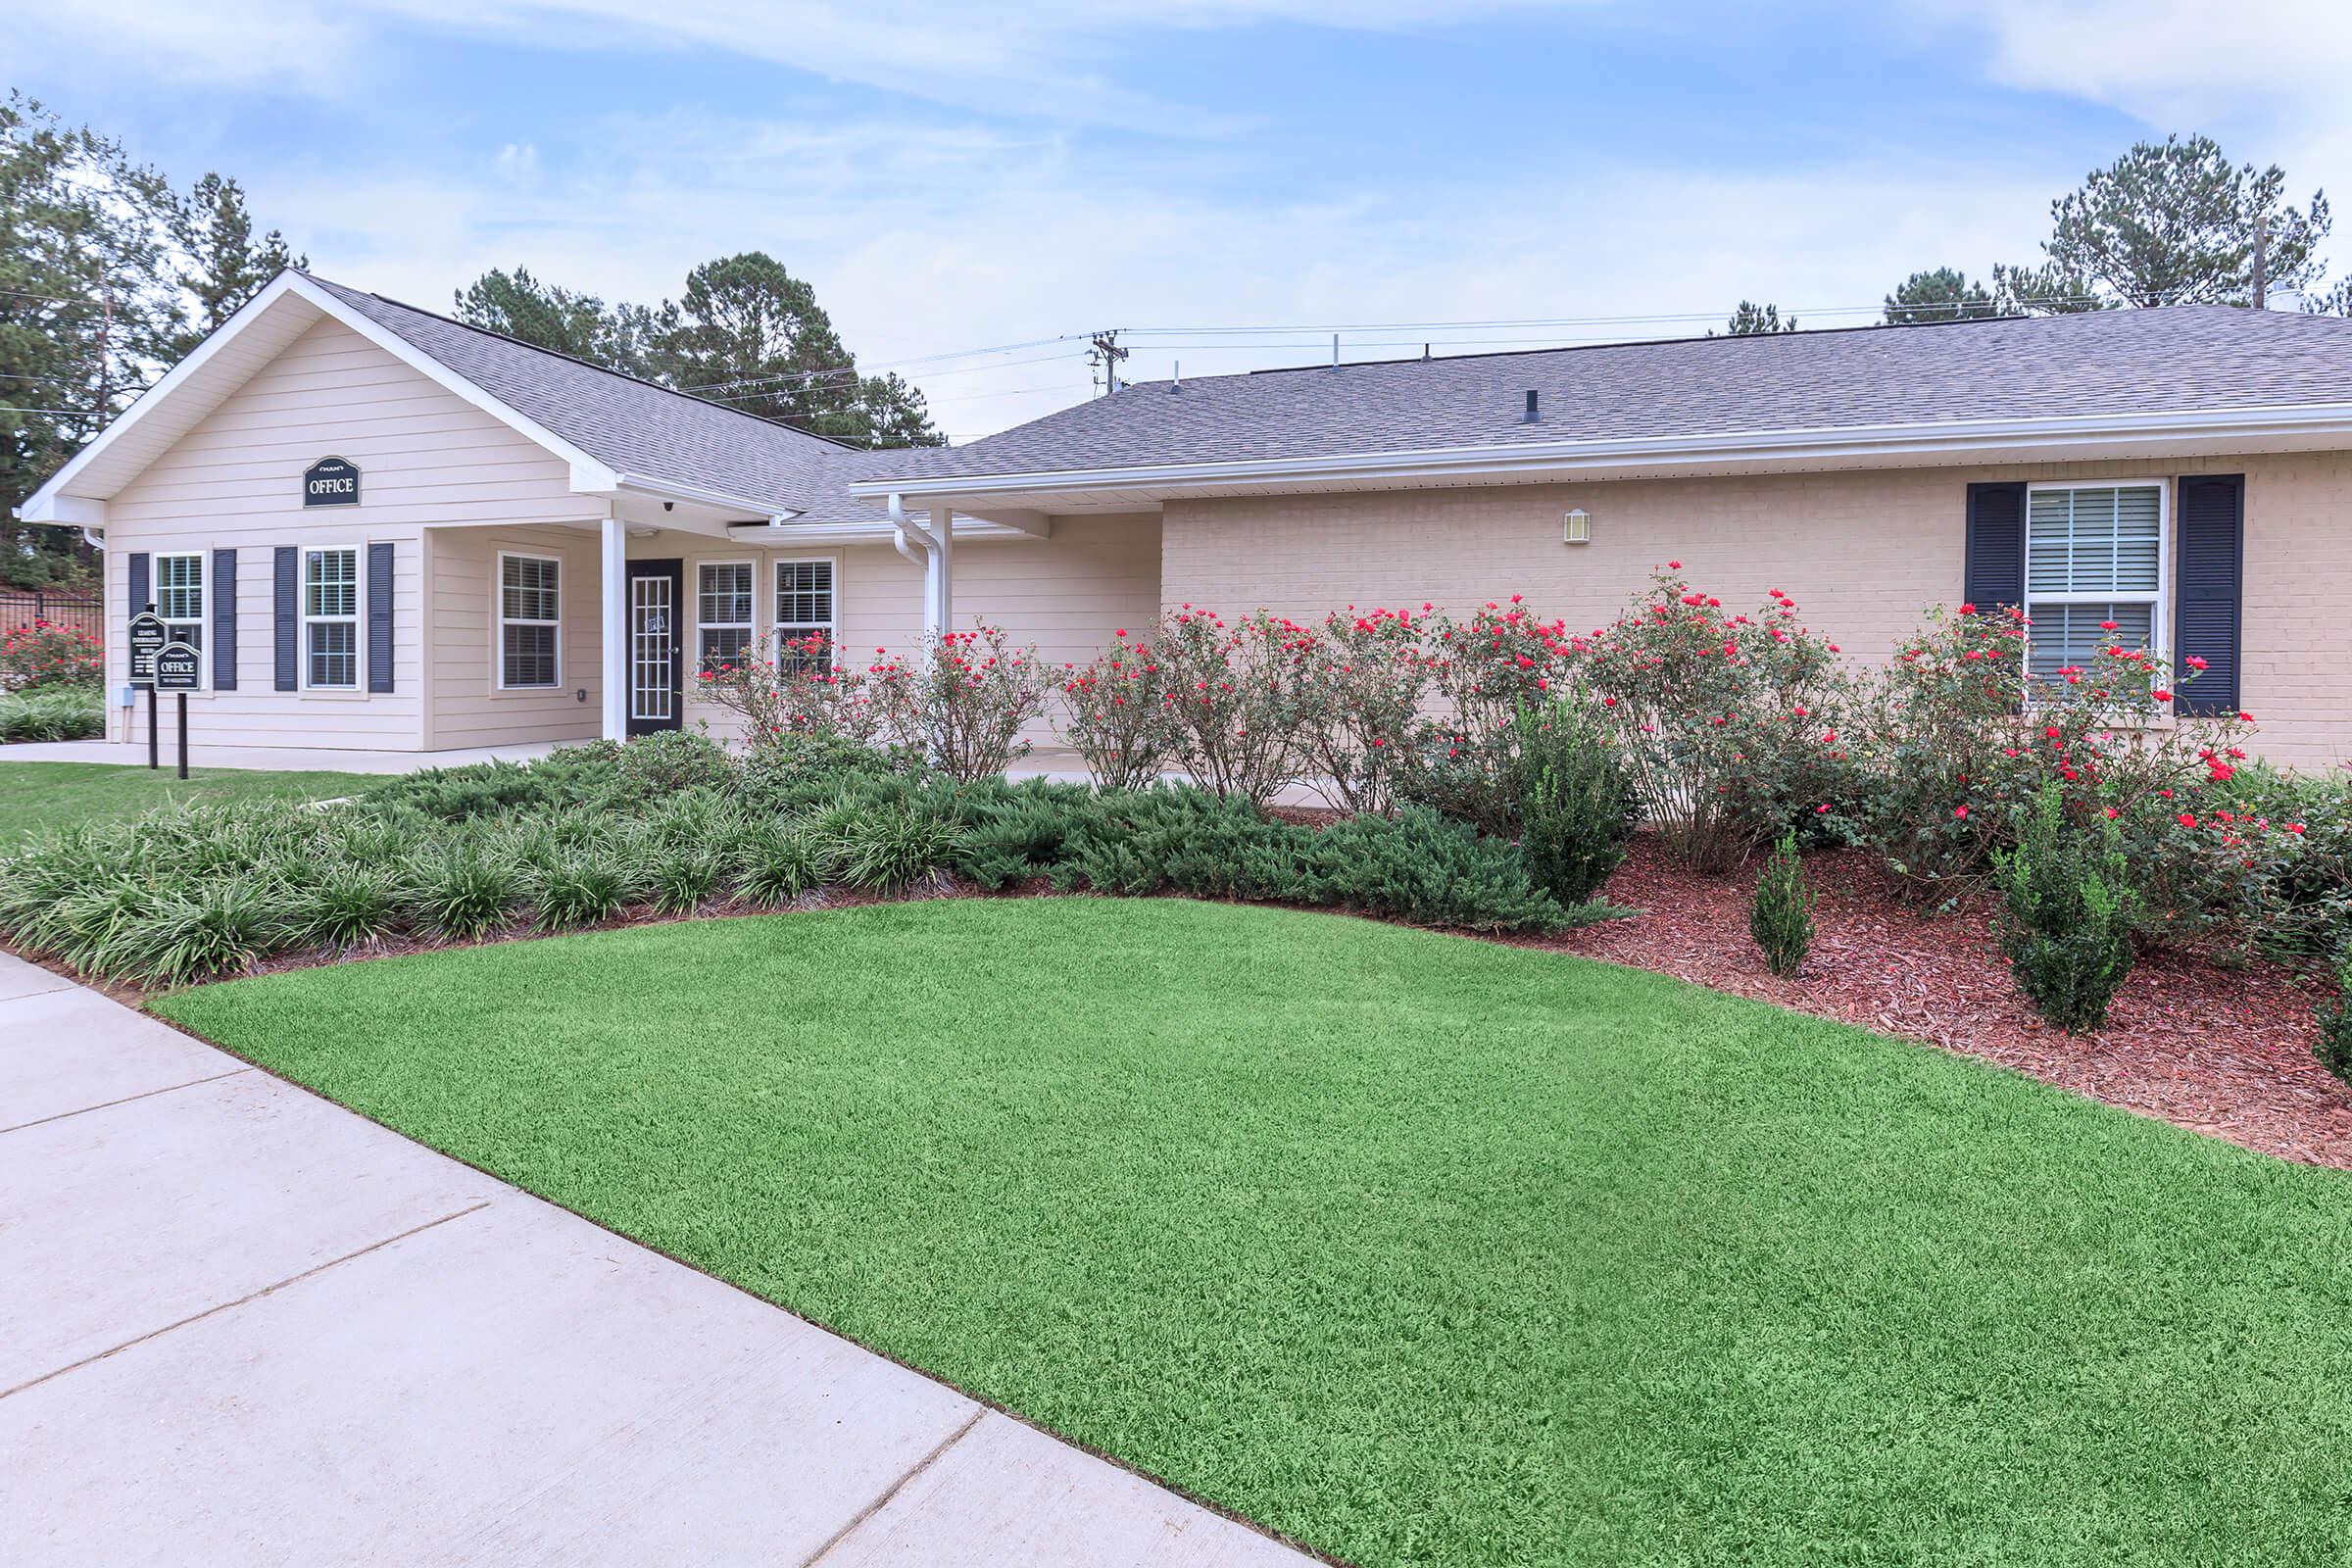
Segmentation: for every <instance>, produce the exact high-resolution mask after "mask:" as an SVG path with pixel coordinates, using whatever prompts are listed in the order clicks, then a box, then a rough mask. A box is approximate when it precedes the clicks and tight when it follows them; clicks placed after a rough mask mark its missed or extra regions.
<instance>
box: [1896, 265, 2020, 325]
mask: <svg viewBox="0 0 2352 1568" xmlns="http://www.w3.org/2000/svg"><path fill="white" fill-rule="evenodd" d="M2000 314H2002V313H2001V309H2000V306H1999V305H1998V304H1997V303H1995V301H1994V300H1993V297H1992V290H1990V289H1988V288H1986V287H1985V285H1984V284H1982V283H1972V282H1970V281H1969V280H1968V277H1967V275H1966V274H1965V273H1963V272H1962V271H1961V270H1959V269H1958V268H1955V267H1938V268H1936V269H1935V270H1933V271H1927V272H1913V273H1912V274H1911V275H1910V276H1909V277H1907V278H1905V279H1903V281H1902V283H1901V284H1900V285H1899V286H1897V287H1896V289H1895V291H1894V292H1893V293H1891V294H1889V295H1887V325H1889V326H1901V325H1905V324H1907V323H1909V322H1913V321H1958V320H1966V319H1973V318H1980V317H1986V316H1998V315H2000Z"/></svg>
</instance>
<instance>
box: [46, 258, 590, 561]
mask: <svg viewBox="0 0 2352 1568" xmlns="http://www.w3.org/2000/svg"><path fill="white" fill-rule="evenodd" d="M289 295H291V296H293V297H294V298H296V299H299V300H301V301H302V302H303V303H305V304H307V305H309V306H311V307H313V308H314V309H316V310H317V311H319V313H320V314H321V315H323V316H325V317H326V318H327V319H330V320H333V321H336V322H338V323H339V324H341V325H343V326H346V327H349V328H350V329H351V330H352V331H354V332H357V333H358V334H359V335H360V336H361V337H364V338H366V339H367V340H368V342H370V343H372V344H374V345H375V346H376V347H377V348H379V349H382V350H383V351H384V352H385V353H386V354H389V355H391V356H392V357H393V358H394V359H396V360H398V361H400V362H401V363H402V364H403V365H406V366H408V367H409V368H411V369H413V370H415V371H417V373H418V374H419V375H422V376H424V377H425V378H426V379H428V380H430V381H432V382H433V383H434V384H436V385H438V386H440V387H441V388H442V389H443V390H445V391H447V392H449V393H451V394H453V395H455V396H456V397H459V398H461V399H463V400H464V401H466V403H469V404H471V405H472V406H473V407H475V408H477V409H479V410H481V411H482V412H483V413H484V414H487V415H489V416H490V417H492V418H494V419H497V420H498V421H500V422H501V423H503V424H505V425H508V426H509V427H511V428H512V429H514V430H515V431H516V432H518V433H519V434H521V435H522V436H523V437H525V438H526V439H528V440H530V441H533V442H535V443H537V444H538V445H539V446H541V447H544V448H546V449H547V450H548V451H549V452H551V453H554V454H555V455H556V456H557V457H559V458H562V459H563V460H564V462H565V463H567V464H569V465H570V466H571V488H572V489H574V490H576V491H580V492H583V493H588V494H605V493H610V492H612V491H613V490H615V489H617V488H619V484H620V476H619V475H618V474H617V473H615V472H614V471H613V469H612V468H611V467H610V466H608V465H606V464H605V463H604V462H602V461H601V460H599V459H598V458H596V457H594V456H593V455H591V454H589V453H587V452H584V451H582V450H581V449H580V448H578V447H576V446H574V445H572V443H570V442H568V441H566V440H564V438H563V437H562V436H559V435H557V434H556V433H555V432H554V431H552V430H550V429H548V428H547V427H546V426H545V425H542V424H540V423H539V422H538V421H537V420H535V419H530V418H527V417H524V416H522V415H520V414H518V413H516V412H515V410H513V409H511V408H509V407H508V406H507V405H506V404H504V403H502V402H500V401H499V400H498V399H497V398H494V397H492V396H491V395H490V394H489V393H487V392H485V391H483V390H482V389H481V388H480V387H478V386H476V385H474V383H473V382H471V381H468V380H466V378H465V377H464V376H462V375H460V374H458V373H457V372H456V371H455V370H452V369H451V368H449V367H448V366H446V365H443V364H442V363H441V362H440V361H439V360H436V359H434V358H432V357H431V356H430V355H428V354H426V353H424V352H423V351H422V350H420V349H418V348H417V346H416V345H415V344H413V343H411V342H409V341H407V340H406V339H405V338H402V337H401V336H399V335H398V334H397V333H394V332H391V331H388V330H386V329H385V328H384V327H382V326H379V325H377V324H376V323H375V322H373V321H371V320H369V319H368V318H366V317H364V316H362V315H360V314H359V313H358V312H357V311H354V310H353V309H351V308H350V307H349V306H347V305H345V304H344V303H343V302H342V301H340V300H338V299H336V298H335V297H334V296H333V295H332V294H329V293H328V292H327V291H326V290H324V289H322V288H320V287H319V286H318V285H317V284H315V283H313V282H312V281H311V280H310V279H309V278H307V277H305V276H303V275H302V274H301V273H300V272H291V271H288V272H280V273H278V274H277V276H275V277H274V278H271V279H270V282H269V283H268V285H266V286H265V287H264V288H263V289H262V291H261V292H260V293H259V294H256V295H255V296H254V297H253V298H252V299H250V300H247V301H246V302H245V303H244V304H243V305H241V306H239V307H238V308H237V311H236V314H234V315H233V316H231V317H229V319H227V320H225V321H223V322H221V324H220V326H218V327H217V328H215V329H214V330H213V332H212V333H211V334H210V335H209V336H207V337H206V338H205V340H204V341H203V342H202V343H199V344H198V345H196V348H195V350H194V352H192V353H191V354H189V355H188V357H187V358H186V359H184V360H182V361H180V362H179V363H178V364H177V365H175V366H173V367H172V368H171V369H170V370H169V371H168V372H166V373H165V375H164V376H163V377H162V378H161V379H160V380H158V381H157V382H156V383H155V384H154V385H153V386H151V387H149V388H148V389H147V390H146V391H145V392H144V393H142V394H141V395H140V397H139V399H138V401H137V402H135V403H133V404H131V406H130V407H129V408H127V409H125V410H124V411H123V413H122V414H121V415H120V416H118V417H116V418H115V420H114V421H113V422H112V423H110V424H109V425H107V427H106V428H105V429H104V430H101V431H100V432H99V433H98V436H97V438H96V439H95V440H93V441H91V442H90V444H89V445H87V446H85V447H83V448H82V449H81V450H80V451H79V452H76V453H75V454H73V458H72V459H71V460H69V461H68V462H67V464H66V466H64V467H62V468H60V469H58V470H57V472H56V473H54V474H52V475H50V477H49V482H48V483H46V484H44V485H42V486H41V487H40V488H39V489H38V490H35V491H34V492H33V493H32V494H31V495H29V496H27V497H25V504H24V505H23V506H21V507H19V508H18V509H17V515H18V516H19V517H20V518H22V519H23V520H25V521H26V522H57V523H79V524H82V525H84V526H93V527H94V526H99V525H101V524H103V523H104V521H105V513H104V507H105V503H106V500H107V499H108V497H110V496H112V495H113V494H115V492H117V491H119V490H121V489H122V488H123V486H125V485H127V484H128V483H130V481H131V480H132V479H134V478H136V477H137V473H136V472H133V473H131V474H126V475H124V476H123V477H122V478H121V479H118V480H115V481H113V482H112V483H110V484H108V485H107V486H106V488H105V490H104V492H103V493H99V494H93V493H91V491H89V490H86V489H81V488H77V481H79V480H80V479H81V477H82V475H83V474H84V473H86V472H87V471H88V470H89V468H90V467H91V466H93V465H95V464H96V463H97V462H98V461H99V460H100V459H101V458H103V457H104V456H105V455H106V453H107V452H108V451H109V450H110V449H112V448H113V447H114V446H115V444H116V443H117V442H119V441H120V440H122V438H123V435H124V434H125V433H126V432H128V431H130V430H132V429H135V428H136V427H137V426H138V424H139V423H140V421H141V420H143V419H145V418H147V417H151V416H152V415H153V414H154V413H155V412H156V411H157V410H158V409H161V408H164V407H166V406H168V405H169V404H171V403H172V402H173V401H174V400H175V399H176V398H178V397H179V396H180V395H181V394H182V393H183V392H184V391H185V390H186V388H187V386H188V383H189V382H190V381H192V380H194V379H195V378H196V377H197V376H198V375H199V374H201V373H202V371H203V370H204V368H205V367H206V366H207V365H209V364H211V363H212V361H213V359H214V358H215V357H216V356H217V355H219V354H220V353H221V350H222V349H224V348H225V347H226V346H227V345H229V344H230V343H233V342H235V341H236V339H237V338H239V337H241V336H242V335H244V334H245V333H246V332H247V331H249V330H251V328H252V327H253V325H254V324H255V323H256V322H258V321H260V320H261V319H263V318H264V317H265V316H267V315H268V314H269V313H270V311H272V310H274V309H275V308H277V306H278V305H279V304H280V302H282V301H283V300H285V299H286V298H287V297H288V296H289ZM144 466H145V465H141V467H142V468H143V467H144ZM93 514H95V515H93Z"/></svg>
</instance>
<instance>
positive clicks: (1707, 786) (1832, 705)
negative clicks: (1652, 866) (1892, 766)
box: [1577, 562, 1847, 872]
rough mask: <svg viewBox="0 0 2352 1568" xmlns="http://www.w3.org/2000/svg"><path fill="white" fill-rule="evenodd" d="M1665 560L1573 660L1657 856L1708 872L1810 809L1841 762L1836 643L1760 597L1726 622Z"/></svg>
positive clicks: (1789, 605) (1719, 608)
mask: <svg viewBox="0 0 2352 1568" xmlns="http://www.w3.org/2000/svg"><path fill="white" fill-rule="evenodd" d="M1681 566H1682V564H1681V563H1680V562H1670V563H1668V564H1667V565H1666V566H1665V567H1664V568H1663V569H1662V570H1660V571H1659V572H1657V573H1656V574H1655V575H1654V576H1653V577H1652V578H1651V585H1650V588H1649V591H1648V592H1647V593H1646V594H1645V595H1643V596H1642V598H1641V599H1639V600H1637V601H1636V602H1635V604H1634V605H1633V607H1632V608H1631V609H1629V610H1628V611H1627V612H1626V613H1624V614H1622V615H1620V616H1619V617H1618V618H1617V620H1616V622H1615V624H1613V625H1611V626H1609V627H1607V628H1605V629H1603V630H1602V631H1600V632H1598V633H1595V634H1594V635H1593V637H1592V638H1590V639H1584V640H1581V641H1580V643H1579V645H1578V647H1577V654H1578V663H1579V666H1580V668H1581V670H1582V673H1583V676H1584V678H1585V680H1586V681H1588V682H1589V683H1590V684H1591V686H1592V688H1593V692H1594V694H1595V695H1596V696H1597V697H1598V699H1599V701H1600V703H1601V706H1602V707H1603V708H1604V709H1605V710H1606V711H1608V713H1609V714H1610V716H1611V718H1612V720H1613V721H1614V722H1615V724H1616V725H1617V728H1618V732H1619V735H1620V736H1621V738H1622V740H1623V745H1624V754H1625V758H1626V761H1627V766H1628V768H1629V769H1630V771H1631V772H1632V775H1633V777H1634V780H1635V787H1636V789H1637V791H1638V793H1639V794H1640V796H1641V799H1642V812H1643V814H1644V815H1646V816H1647V817H1648V818H1649V819H1650V820H1651V821H1652V822H1654V823H1655V824H1656V825H1657V828H1658V831H1659V834H1660V836H1661V838H1662V839H1663V841H1664V844H1665V847H1666V851H1667V853H1668V854H1669V855H1671V856H1672V857H1673V858H1675V859H1677V860H1679V861H1681V862H1682V863H1683V864H1685V865H1688V866H1690V867H1691V868H1692V869H1694V870H1699V871H1708V872H1719V871H1725V870H1728V869H1730V868H1731V867H1732V866H1734V865H1737V864H1738V863H1740V861H1741V860H1744V859H1745V858H1747V857H1748V856H1749V854H1751V853H1752V852H1753V851H1754V850H1755V849H1756V847H1757V846H1759V845H1761V844H1763V843H1766V842H1768V841H1769V840H1771V839H1773V838H1774V837H1776V836H1777V835H1778V834H1780V833H1781V832H1783V831H1785V830H1786V829H1787V827H1788V825H1789V823H1791V822H1792V821H1793V820H1794V819H1795V817H1796V816H1797V815H1798V814H1799V813H1800V812H1803V811H1809V810H1810V809H1811V808H1810V806H1808V805H1805V804H1802V803H1807V802H1824V801H1826V800H1827V799H1829V798H1830V797H1831V796H1832V795H1833V794H1834V793H1835V791H1836V786H1835V783H1834V781H1835V780H1836V779H1837V778H1838V775H1839V774H1840V773H1841V771H1842V770H1843V769H1844V767H1845V764H1846V761H1847V757H1846V751H1845V743H1844V742H1843V741H1842V740H1841V739H1840V730H1839V722H1840V720H1839V711H1840V706H1841V705H1840V699H1839V691H1838V680H1837V672H1836V656H1837V649H1836V647H1835V645H1833V644H1829V643H1826V642H1824V641H1822V640H1821V639H1819V638H1817V637H1815V636H1814V635H1813V633H1812V632H1811V630H1810V629H1809V628H1807V627H1806V626H1805V625H1804V624H1803V623H1802V622H1801V621H1800V620H1799V619H1798V613H1797V607H1796V602H1795V601H1794V600H1792V599H1790V598H1789V597H1788V596H1787V595H1786V594H1783V593H1781V592H1779V591H1778V590H1774V591H1773V593H1772V594H1771V596H1770V598H1769V599H1768V601H1767V602H1766V603H1765V604H1764V605H1763V606H1762V607H1761V608H1760V609H1759V610H1758V611H1757V612H1756V613H1754V614H1752V615H1747V614H1735V613H1729V612H1727V611H1726V610H1725V609H1724V608H1723V601H1722V600H1720V599H1718V598H1716V597H1714V596H1713V595H1711V594H1707V593H1703V592H1700V591H1699V590H1697V589H1694V588H1692V587H1691V586H1690V584H1689V583H1687V582H1686V581H1685V580H1684V579H1683V577H1682V576H1681Z"/></svg>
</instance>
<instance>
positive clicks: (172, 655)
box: [155, 643, 204, 692]
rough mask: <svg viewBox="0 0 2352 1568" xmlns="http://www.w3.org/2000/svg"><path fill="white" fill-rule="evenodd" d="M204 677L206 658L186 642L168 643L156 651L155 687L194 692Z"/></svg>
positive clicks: (162, 690)
mask: <svg viewBox="0 0 2352 1568" xmlns="http://www.w3.org/2000/svg"><path fill="white" fill-rule="evenodd" d="M203 678H204V659H203V657H202V656H201V655H199V654H198V653H197V652H196V650H195V649H193V648H190V647H189V646H188V645H187V644H186V643H166V644H164V646H163V647H161V648H159V649H157V650H156V653H155V689H156V690H157V691H159V692H192V691H194V690H195V689H196V687H197V685H198V684H199V683H200V682H201V681H202V680H203Z"/></svg>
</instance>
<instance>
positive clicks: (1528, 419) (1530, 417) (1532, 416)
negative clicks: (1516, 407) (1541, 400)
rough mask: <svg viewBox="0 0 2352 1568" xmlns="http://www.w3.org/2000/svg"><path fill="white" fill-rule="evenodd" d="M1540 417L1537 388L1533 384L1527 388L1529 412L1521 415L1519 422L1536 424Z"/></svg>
mask: <svg viewBox="0 0 2352 1568" xmlns="http://www.w3.org/2000/svg"><path fill="white" fill-rule="evenodd" d="M1539 417H1540V416H1539V415H1538V414H1537V413H1536V389H1535V388H1534V387H1532V386H1531V387H1529V388H1528V389H1527V412H1526V413H1525V414H1522V415H1521V416H1519V422H1520V423H1521V424H1534V423H1535V422H1536V420H1537V419H1538V418H1539Z"/></svg>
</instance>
